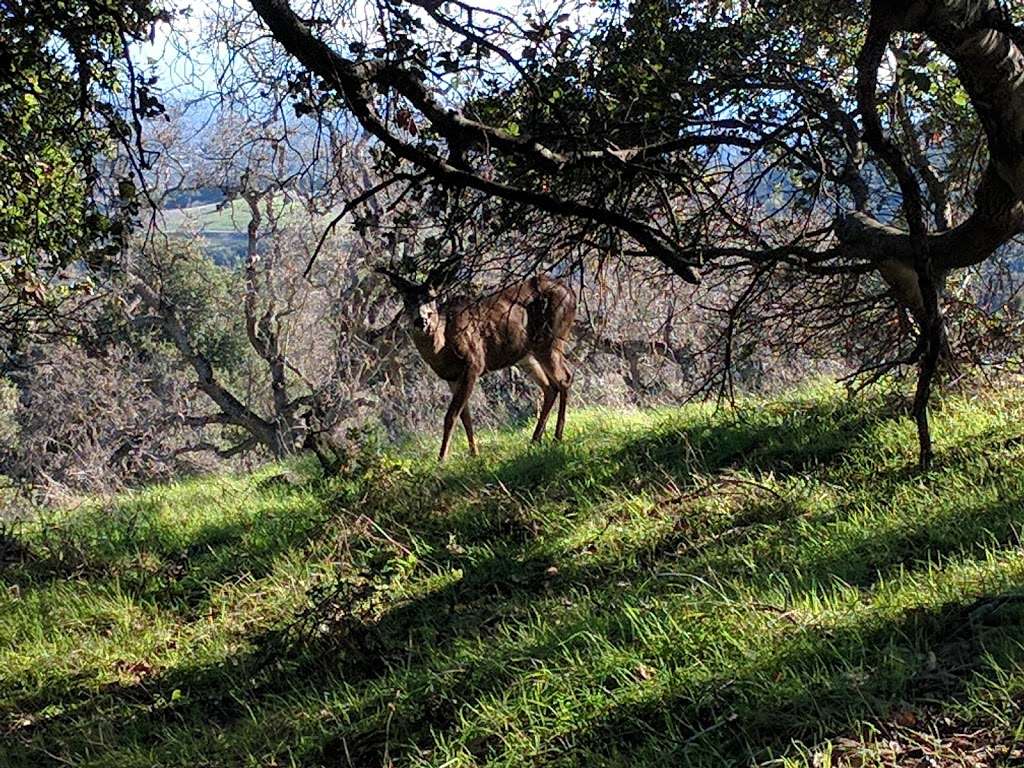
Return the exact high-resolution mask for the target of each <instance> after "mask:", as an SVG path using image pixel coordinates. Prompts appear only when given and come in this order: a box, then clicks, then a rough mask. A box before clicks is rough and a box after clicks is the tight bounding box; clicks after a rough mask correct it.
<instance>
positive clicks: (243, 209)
mask: <svg viewBox="0 0 1024 768" xmlns="http://www.w3.org/2000/svg"><path fill="white" fill-rule="evenodd" d="M278 210H279V211H281V212H282V214H283V215H287V213H288V204H287V203H285V202H284V201H282V202H281V203H280V204H279V206H278ZM159 218H160V224H161V227H162V228H163V230H164V231H165V232H167V233H168V234H170V235H172V236H173V235H181V236H186V235H187V236H192V235H196V234H201V235H202V236H203V239H204V240H205V241H206V245H207V251H208V252H209V254H210V256H211V258H213V260H214V261H216V262H217V263H219V264H225V265H232V264H237V263H238V262H239V261H240V260H241V259H243V258H244V256H245V249H246V245H247V234H246V233H247V228H248V226H249V222H250V221H251V220H252V213H251V212H250V210H249V206H248V204H247V203H246V202H245V201H244V200H232V201H230V202H227V203H225V202H216V203H205V204H200V205H192V206H189V207H185V208H165V209H163V210H162V211H161V212H160V214H159Z"/></svg>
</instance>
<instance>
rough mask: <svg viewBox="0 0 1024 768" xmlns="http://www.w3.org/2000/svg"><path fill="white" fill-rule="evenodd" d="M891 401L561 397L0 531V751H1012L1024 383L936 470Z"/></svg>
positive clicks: (187, 759)
mask: <svg viewBox="0 0 1024 768" xmlns="http://www.w3.org/2000/svg"><path fill="white" fill-rule="evenodd" d="M900 407H901V406H900V405H899V404H897V403H896V402H895V401H889V400H887V399H884V398H878V399H874V400H864V401H856V402H850V401H848V400H846V399H845V397H844V396H843V395H842V393H841V392H838V391H836V390H833V389H825V390H816V391H808V392H801V393H797V394H794V395H792V396H790V397H787V398H783V399H780V400H763V401H760V400H759V401H753V400H752V401H748V402H746V403H745V404H744V405H743V407H742V408H741V409H740V411H739V412H736V413H734V412H731V411H728V410H719V411H716V410H714V409H713V408H710V407H702V406H692V407H687V408H683V409H667V410H660V411H655V412H647V413H638V412H612V411H588V412H583V413H573V414H572V415H571V417H570V428H569V431H568V437H567V440H566V441H565V442H564V443H563V444H551V443H547V444H544V445H542V446H531V445H530V444H529V443H528V442H527V440H528V433H527V431H525V430H510V431H507V432H500V433H491V434H488V435H485V436H484V437H483V439H482V456H481V457H480V458H479V459H474V458H470V457H468V456H467V455H466V453H465V446H464V443H462V442H461V441H460V443H459V444H458V445H457V446H456V451H455V453H456V458H455V460H453V461H451V462H450V463H447V464H445V465H444V466H438V465H437V463H436V461H435V460H434V458H433V453H434V450H435V447H436V446H435V443H436V435H434V436H431V438H430V439H429V440H428V441H426V442H425V443H424V444H422V445H412V446H409V447H406V448H404V449H393V450H389V451H386V452H383V453H368V454H367V456H365V457H364V459H363V461H362V463H361V465H360V466H359V468H357V469H353V470H352V471H351V473H349V474H347V475H345V476H343V477H340V478H336V479H333V480H323V479H321V478H319V477H318V475H317V473H316V472H315V471H314V469H313V468H312V465H310V464H308V463H299V464H297V465H295V466H293V467H291V468H285V470H284V473H283V474H282V468H280V467H269V468H266V469H263V470H261V471H259V472H256V473H254V474H252V475H249V476H238V477H211V478H204V479H195V480H190V481H186V482H181V483H178V484H174V485H167V486H159V487H154V488H151V489H148V490H145V491H141V492H138V493H133V494H127V495H125V496H123V497H121V498H118V499H116V500H114V501H110V502H87V503H84V504H82V505H80V506H76V507H74V508H70V509H68V510H65V511H59V512H52V513H48V514H46V515H44V516H43V517H41V518H40V519H39V520H36V521H34V522H31V523H25V524H23V525H22V526H20V527H17V528H15V529H5V530H4V531H2V532H0V533H2V534H3V538H2V539H0V555H3V556H0V568H3V570H2V571H0V580H2V582H3V585H2V587H3V588H0V617H2V620H0V733H2V734H3V737H2V738H0V765H3V766H5V768H7V767H10V768H16V767H19V766H26V767H27V766H32V767H33V768H36V767H37V766H49V765H75V766H84V765H88V766H111V767H113V766H117V767H118V768H124V767H126V766H172V765H173V766H182V765H190V766H191V765H195V766H200V765H201V766H242V765H250V766H271V765H277V766H356V767H357V768H368V767H370V766H438V767H440V766H477V765H489V766H490V765H493V766H499V765H500V766H549V765H550V766H622V767H623V768H625V767H627V766H628V767H630V768H636V767H637V766H640V767H643V766H676V765H688V766H690V765H693V766H716V767H717V766H724V765H749V764H771V765H774V766H796V765H813V766H838V765H847V766H853V765H858V766H860V765H897V764H898V765H905V766H937V765H1010V764H1019V762H1020V760H1021V757H1022V755H1021V752H1020V749H1021V748H1020V744H1021V742H1020V738H1021V735H1022V734H1024V714H1022V713H1024V709H1022V703H1024V643H1022V638H1024V608H1022V606H1024V552H1022V550H1021V530H1022V526H1024V436H1022V433H1021V424H1024V397H1022V396H1021V395H1020V393H1019V392H1018V391H1009V390H1008V391H1005V392H1000V393H993V394H976V395H973V396H971V397H949V398H946V399H945V401H944V402H942V403H941V407H939V408H937V409H936V410H937V412H936V414H935V424H934V428H935V430H936V435H937V439H938V446H937V449H938V469H937V470H936V471H935V472H934V473H933V474H930V475H928V476H926V477H923V476H921V475H919V474H918V473H917V472H916V470H915V469H914V465H915V461H916V453H915V451H916V443H915V440H914V435H913V425H912V424H911V423H910V421H909V420H908V419H907V418H905V416H900V415H899V414H900V410H899V409H900ZM290 475H291V476H293V477H290ZM3 542H6V545H2V544H3Z"/></svg>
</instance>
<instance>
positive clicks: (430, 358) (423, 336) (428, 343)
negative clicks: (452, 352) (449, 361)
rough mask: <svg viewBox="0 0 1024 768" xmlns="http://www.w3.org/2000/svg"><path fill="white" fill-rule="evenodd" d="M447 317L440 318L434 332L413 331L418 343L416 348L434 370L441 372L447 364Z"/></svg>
mask: <svg viewBox="0 0 1024 768" xmlns="http://www.w3.org/2000/svg"><path fill="white" fill-rule="evenodd" d="M444 330H445V319H444V316H441V317H440V318H439V319H438V322H437V326H436V327H435V328H434V331H433V333H427V332H426V331H417V330H415V329H413V331H412V341H413V343H414V344H415V345H416V349H417V350H418V351H419V353H420V355H421V356H422V357H423V359H424V360H426V361H427V364H428V365H429V366H430V367H431V368H433V369H434V370H436V371H438V372H439V373H440V369H441V368H444V367H446V366H445V362H446V361H445V355H444V353H445V348H444V347H445V337H444Z"/></svg>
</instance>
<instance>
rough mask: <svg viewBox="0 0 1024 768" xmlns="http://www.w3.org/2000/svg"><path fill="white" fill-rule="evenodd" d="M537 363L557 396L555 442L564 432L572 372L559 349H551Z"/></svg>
mask: <svg viewBox="0 0 1024 768" xmlns="http://www.w3.org/2000/svg"><path fill="white" fill-rule="evenodd" d="M538 363H539V364H540V366H541V367H542V368H543V369H544V373H545V374H547V377H548V380H549V381H550V382H551V389H552V391H553V392H554V393H556V394H557V395H558V421H557V422H556V423H555V440H561V439H562V433H563V432H564V431H565V410H566V406H567V405H568V400H569V386H570V385H571V384H572V370H571V369H570V368H569V363H567V362H566V360H565V356H564V355H563V354H562V352H561V350H559V349H552V350H551V351H550V352H549V353H548V354H547V355H544V356H541V357H538Z"/></svg>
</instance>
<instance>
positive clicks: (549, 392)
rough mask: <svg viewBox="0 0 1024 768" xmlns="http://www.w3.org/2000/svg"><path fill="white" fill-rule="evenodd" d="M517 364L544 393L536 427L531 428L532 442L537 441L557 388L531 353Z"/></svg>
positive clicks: (542, 431) (553, 402)
mask: <svg viewBox="0 0 1024 768" xmlns="http://www.w3.org/2000/svg"><path fill="white" fill-rule="evenodd" d="M518 365H519V367H520V368H522V369H523V370H524V371H526V373H527V374H529V376H530V378H531V379H533V380H534V381H536V382H537V385H538V386H539V387H540V388H541V391H542V392H543V393H544V400H543V402H542V403H541V406H540V414H539V415H538V416H537V428H536V429H534V430H533V438H532V440H533V442H535V443H539V442H540V439H541V438H542V437H544V428H545V427H546V426H547V423H548V414H549V413H551V407H552V406H553V405H554V404H555V398H556V397H558V389H557V388H556V387H555V386H553V385H552V383H551V380H550V378H548V374H547V372H546V371H545V370H544V366H542V365H541V364H540V362H538V360H537V358H535V357H533V355H530V356H529V357H525V358H523V360H521V361H520V362H519V363H518Z"/></svg>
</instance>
